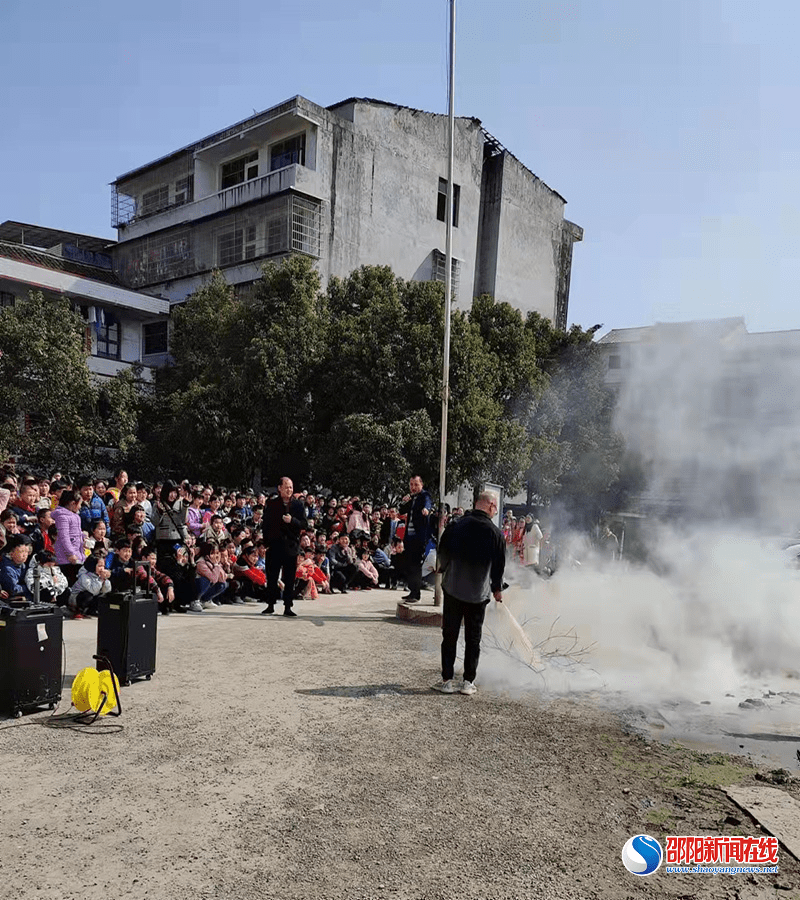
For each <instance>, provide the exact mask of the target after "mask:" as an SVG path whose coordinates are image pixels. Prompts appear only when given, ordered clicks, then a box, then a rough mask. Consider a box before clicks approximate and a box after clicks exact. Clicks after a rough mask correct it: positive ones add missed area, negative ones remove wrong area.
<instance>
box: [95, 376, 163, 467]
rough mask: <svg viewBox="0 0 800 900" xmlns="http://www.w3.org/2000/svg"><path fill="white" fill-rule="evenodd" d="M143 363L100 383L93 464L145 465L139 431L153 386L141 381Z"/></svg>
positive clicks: (113, 465)
mask: <svg viewBox="0 0 800 900" xmlns="http://www.w3.org/2000/svg"><path fill="white" fill-rule="evenodd" d="M142 371H143V368H142V366H141V364H139V363H137V364H136V365H133V366H130V367H128V368H125V369H122V370H121V371H120V372H118V373H117V374H116V375H115V376H114V377H113V378H110V379H108V380H107V381H105V382H104V383H102V384H100V385H98V387H97V406H98V417H97V419H96V421H97V423H98V424H97V438H96V440H97V444H98V446H97V447H96V449H95V451H94V454H93V458H94V468H97V467H98V466H102V467H105V468H109V469H110V468H114V467H116V466H118V465H127V466H130V468H132V469H135V470H136V471H137V472H144V470H145V467H146V455H145V447H144V443H143V440H142V436H141V434H140V428H141V423H142V420H143V418H144V417H145V416H146V414H147V410H148V408H149V402H150V388H149V386H146V385H145V384H144V382H143V381H142Z"/></svg>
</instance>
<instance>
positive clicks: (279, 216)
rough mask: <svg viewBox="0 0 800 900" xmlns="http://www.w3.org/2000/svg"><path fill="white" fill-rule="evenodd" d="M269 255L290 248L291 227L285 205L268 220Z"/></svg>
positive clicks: (267, 246)
mask: <svg viewBox="0 0 800 900" xmlns="http://www.w3.org/2000/svg"><path fill="white" fill-rule="evenodd" d="M266 234H267V241H266V248H265V252H266V253H267V255H269V254H272V253H285V252H286V251H287V250H288V249H289V229H288V228H287V224H286V208H285V207H283V208H281V209H280V210H279V211H277V212H276V213H275V214H273V215H272V216H270V217H269V218H268V219H267V220H266Z"/></svg>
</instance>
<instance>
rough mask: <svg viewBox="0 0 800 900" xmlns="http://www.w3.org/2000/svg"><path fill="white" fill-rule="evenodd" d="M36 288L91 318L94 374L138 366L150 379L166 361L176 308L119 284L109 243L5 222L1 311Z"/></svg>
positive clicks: (0, 249) (0, 233) (0, 242)
mask: <svg viewBox="0 0 800 900" xmlns="http://www.w3.org/2000/svg"><path fill="white" fill-rule="evenodd" d="M29 291H42V292H43V293H44V294H45V296H54V297H67V298H69V300H70V301H71V302H72V304H73V307H74V308H75V309H76V310H78V311H79V312H80V313H81V315H82V316H83V318H84V320H85V321H86V342H87V347H88V348H89V352H90V355H89V360H88V364H89V370H90V371H91V372H92V373H93V374H94V375H96V376H97V377H99V378H110V377H112V376H114V375H116V374H117V372H119V371H120V370H121V369H124V368H125V367H127V366H130V365H131V364H133V363H141V364H142V365H143V367H144V368H143V377H144V378H145V379H147V380H149V379H150V377H151V373H152V368H153V367H155V366H158V365H162V364H163V363H164V362H165V361H166V359H167V351H168V346H167V334H168V332H167V329H168V323H169V303H168V302H167V301H166V300H163V299H162V298H160V297H154V296H151V295H149V294H146V293H143V292H141V291H137V290H131V289H130V288H128V287H125V286H123V285H122V284H121V283H120V280H119V278H117V276H116V275H115V274H114V271H113V268H112V261H111V247H110V245H109V241H108V239H105V238H96V237H91V236H90V235H86V234H76V233H74V232H70V231H60V230H58V229H55V228H43V227H40V226H38V225H28V224H25V223H23V222H13V221H8V222H3V223H2V224H1V225H0V307H7V306H13V305H14V304H15V303H16V302H17V301H18V300H19V299H24V298H26V297H27V296H28V293H29Z"/></svg>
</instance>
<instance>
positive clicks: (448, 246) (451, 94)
mask: <svg viewBox="0 0 800 900" xmlns="http://www.w3.org/2000/svg"><path fill="white" fill-rule="evenodd" d="M455 69H456V0H450V78H449V82H448V91H447V97H448V112H447V202H446V204H445V206H446V212H445V234H446V239H445V241H446V243H445V260H444V353H443V359H442V445H441V452H440V455H439V535H438V537H439V541H441V538H442V531H443V530H444V524H445V521H444V495H445V490H446V484H447V413H448V406H449V402H450V306H451V304H452V302H453V163H454V143H455V90H454V87H455ZM433 602H434V606H441V605H442V576H441V574H440V573H437V575H436V590H435V593H434V601H433Z"/></svg>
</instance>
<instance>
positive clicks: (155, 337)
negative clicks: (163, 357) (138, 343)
mask: <svg viewBox="0 0 800 900" xmlns="http://www.w3.org/2000/svg"><path fill="white" fill-rule="evenodd" d="M168 349H169V333H168V329H167V323H166V322H145V324H144V325H142V355H143V356H150V355H151V354H153V353H166V352H167V350H168Z"/></svg>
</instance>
